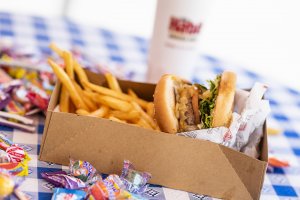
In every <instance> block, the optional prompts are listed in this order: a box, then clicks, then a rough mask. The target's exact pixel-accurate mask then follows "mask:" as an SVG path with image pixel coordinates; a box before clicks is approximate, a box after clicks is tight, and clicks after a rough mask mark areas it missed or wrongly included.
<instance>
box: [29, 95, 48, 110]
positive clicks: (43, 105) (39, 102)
mask: <svg viewBox="0 0 300 200" xmlns="http://www.w3.org/2000/svg"><path fill="white" fill-rule="evenodd" d="M26 97H27V98H28V99H29V101H30V102H31V103H32V104H33V105H35V106H36V107H38V108H40V109H41V110H44V111H45V110H47V108H48V103H49V99H48V98H43V97H42V96H41V95H39V94H37V93H34V92H28V93H27V95H26Z"/></svg>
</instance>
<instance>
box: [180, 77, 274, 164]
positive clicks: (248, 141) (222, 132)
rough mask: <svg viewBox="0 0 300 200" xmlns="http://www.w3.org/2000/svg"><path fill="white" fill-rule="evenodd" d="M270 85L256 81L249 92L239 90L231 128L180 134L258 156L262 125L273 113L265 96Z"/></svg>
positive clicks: (235, 100) (236, 95)
mask: <svg viewBox="0 0 300 200" xmlns="http://www.w3.org/2000/svg"><path fill="white" fill-rule="evenodd" d="M266 90H267V86H266V85H264V84H261V83H255V84H254V87H253V88H252V89H251V91H250V92H248V91H245V90H236V94H235V99H234V110H235V111H234V112H233V115H232V122H231V124H230V127H228V128H227V127H217V128H210V129H201V130H195V131H190V132H182V133H178V134H177V135H179V136H185V137H191V138H196V139H202V140H208V141H211V142H215V143H218V144H222V145H224V146H227V147H230V148H232V149H235V150H237V151H241V152H244V153H245V154H247V155H249V156H251V157H254V158H258V157H259V155H260V152H259V148H258V145H259V143H260V140H261V138H262V135H263V124H264V122H265V120H266V118H267V116H268V114H269V113H270V111H271V109H270V104H269V101H268V100H264V99H263V95H264V94H265V92H266Z"/></svg>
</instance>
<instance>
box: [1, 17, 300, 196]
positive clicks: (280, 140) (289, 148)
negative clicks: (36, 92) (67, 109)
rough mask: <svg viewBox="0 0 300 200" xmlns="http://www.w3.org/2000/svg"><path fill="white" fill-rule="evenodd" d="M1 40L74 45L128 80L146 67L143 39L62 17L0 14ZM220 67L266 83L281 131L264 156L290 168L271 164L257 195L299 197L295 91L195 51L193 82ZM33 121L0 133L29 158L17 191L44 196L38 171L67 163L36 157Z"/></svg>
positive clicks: (31, 47) (298, 100) (43, 49)
mask: <svg viewBox="0 0 300 200" xmlns="http://www.w3.org/2000/svg"><path fill="white" fill-rule="evenodd" d="M3 38H8V39H12V41H13V42H14V43H15V44H17V45H19V46H21V47H23V50H24V51H30V52H36V53H37V54H40V55H43V54H49V52H50V50H49V49H48V44H49V42H50V41H53V42H55V43H56V44H58V45H59V46H61V47H63V48H66V49H70V48H71V47H74V46H76V47H78V48H80V49H81V50H82V51H83V52H85V53H86V54H88V55H90V58H91V59H94V60H96V61H98V62H99V63H101V64H103V65H106V66H108V67H109V68H110V69H111V70H112V71H113V72H116V71H118V72H119V73H122V75H124V76H125V77H126V78H127V79H131V80H144V77H145V72H146V69H147V68H146V54H147V50H148V49H147V48H148V41H147V40H145V39H143V38H140V37H136V36H128V35H120V34H117V33H114V32H111V31H108V30H104V29H100V28H92V27H87V26H84V25H79V24H76V23H74V22H72V21H70V20H68V19H65V18H52V19H45V18H40V17H35V16H25V15H18V14H11V13H3V12H0V39H3ZM41 67H45V68H47V66H41ZM224 69H227V70H233V71H235V72H236V73H237V74H238V87H240V88H250V87H251V86H252V85H253V84H254V82H257V81H259V82H263V83H266V84H267V85H269V90H268V92H267V95H266V98H267V99H269V100H270V104H271V108H272V112H271V114H270V116H269V117H268V125H269V126H271V127H272V128H277V129H280V130H282V132H281V133H280V134H278V135H274V136H269V154H271V155H274V156H276V157H278V158H282V159H285V160H287V161H288V162H289V163H290V167H287V168H274V170H273V172H272V173H270V172H269V173H267V175H266V176H265V181H264V185H263V189H262V193H261V199H272V200H276V199H299V197H300V167H299V164H300V123H298V121H299V120H300V92H299V91H295V90H293V89H291V88H289V87H286V86H284V85H280V84H278V83H276V82H275V81H273V80H270V79H269V78H268V77H263V76H261V75H259V74H256V73H253V72H251V71H249V70H246V69H244V68H243V66H240V65H237V64H232V63H230V62H225V61H222V60H219V59H217V58H215V57H213V56H211V55H199V60H198V62H197V66H195V73H194V75H195V76H194V77H193V81H198V82H204V80H206V79H210V78H213V77H214V76H215V74H217V73H220V72H222V71H223V70H224ZM286 78H288V77H286ZM34 119H35V121H36V125H37V133H34V134H32V133H26V132H22V131H20V130H16V129H12V128H7V127H3V126H0V131H1V132H3V133H4V134H5V135H6V136H7V137H8V138H11V139H12V140H13V141H14V142H15V143H17V144H20V145H22V146H23V147H24V148H25V150H27V151H28V153H29V155H30V157H31V158H32V160H31V161H30V162H29V172H30V173H29V175H28V177H26V179H25V182H24V183H23V184H22V186H21V190H23V191H24V192H25V193H26V194H27V195H28V196H29V197H31V199H50V198H51V196H52V185H51V184H48V183H47V182H46V181H44V180H43V179H42V178H41V175H40V173H41V172H45V171H55V170H59V169H63V170H67V167H64V166H60V165H56V164H52V163H46V162H41V161H39V160H38V153H39V150H40V142H41V138H42V133H43V125H44V120H45V119H44V117H43V116H35V117H34ZM146 195H147V196H149V198H150V199H172V200H174V199H180V200H185V199H211V198H210V197H207V196H205V195H196V194H191V193H187V192H183V191H177V190H172V189H168V188H164V187H160V186H157V185H155V186H151V187H150V188H149V190H148V191H147V192H146Z"/></svg>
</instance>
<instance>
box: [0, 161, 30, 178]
mask: <svg viewBox="0 0 300 200" xmlns="http://www.w3.org/2000/svg"><path fill="white" fill-rule="evenodd" d="M28 161H29V160H27V159H25V160H23V161H22V162H19V163H11V162H9V163H0V168H2V169H6V170H7V171H9V172H10V173H11V174H12V175H14V176H27V175H28Z"/></svg>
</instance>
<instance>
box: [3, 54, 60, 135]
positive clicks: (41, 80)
mask: <svg viewBox="0 0 300 200" xmlns="http://www.w3.org/2000/svg"><path fill="white" fill-rule="evenodd" d="M7 52H9V51H0V66H1V68H0V111H1V112H0V125H3V126H9V127H12V128H18V129H22V130H24V131H27V132H34V131H35V126H34V124H33V121H32V120H30V119H29V118H28V117H27V116H29V115H33V114H35V113H38V112H41V111H42V112H44V111H46V110H47V107H48V103H49V99H50V94H51V92H52V90H53V88H54V85H55V77H54V76H53V74H52V73H50V72H47V71H37V70H34V69H29V68H23V67H19V65H17V66H15V65H9V64H8V63H11V61H13V59H14V57H16V56H15V55H14V57H10V55H11V53H10V54H9V53H7ZM4 53H6V54H4ZM24 57H26V56H24ZM19 64H21V63H19Z"/></svg>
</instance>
